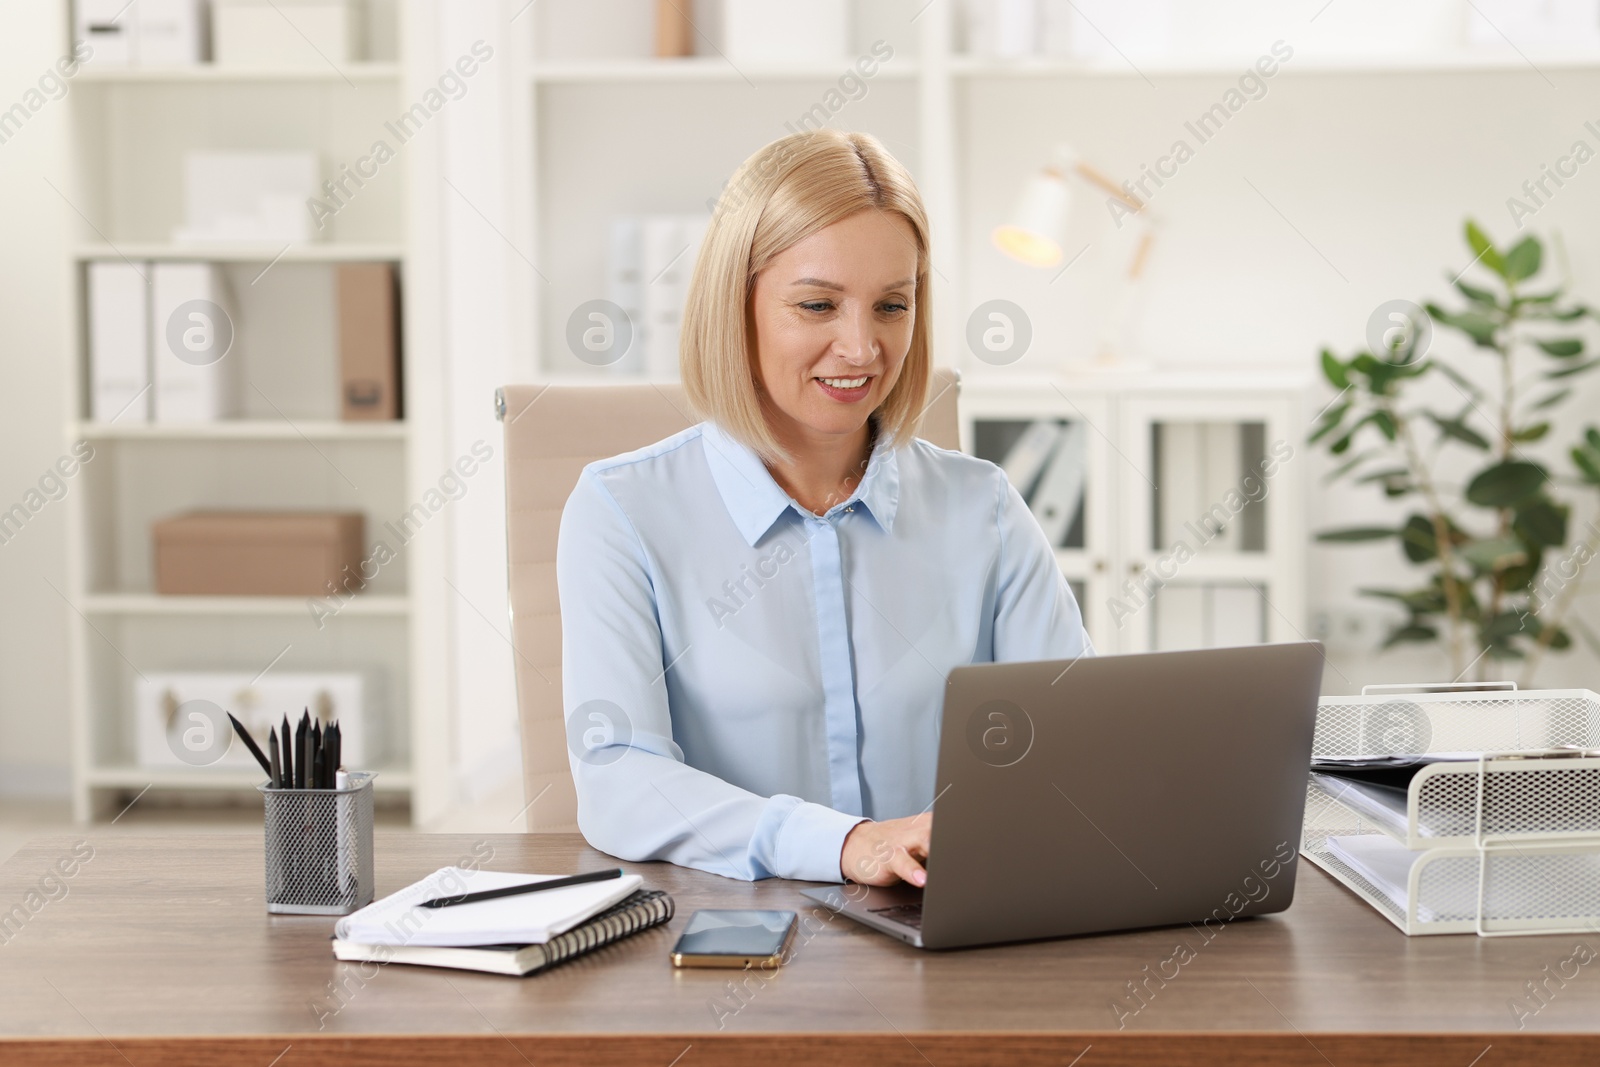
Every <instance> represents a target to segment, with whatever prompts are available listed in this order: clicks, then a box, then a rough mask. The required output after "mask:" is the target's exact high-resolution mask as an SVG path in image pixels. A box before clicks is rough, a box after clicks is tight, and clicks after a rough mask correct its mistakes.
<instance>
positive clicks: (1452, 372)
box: [1432, 362, 1483, 400]
mask: <svg viewBox="0 0 1600 1067" xmlns="http://www.w3.org/2000/svg"><path fill="white" fill-rule="evenodd" d="M1432 365H1433V366H1435V367H1437V368H1439V373H1440V374H1443V375H1444V376H1445V377H1446V378H1449V379H1450V380H1451V381H1453V382H1455V383H1456V385H1458V386H1460V387H1461V391H1462V392H1463V393H1466V394H1467V395H1468V396H1470V397H1472V398H1473V399H1474V400H1481V399H1482V398H1483V390H1482V389H1479V388H1478V387H1477V386H1476V385H1474V384H1473V383H1472V382H1471V381H1469V380H1468V379H1467V378H1466V377H1465V376H1464V375H1463V374H1462V373H1461V372H1460V371H1458V370H1456V369H1455V368H1454V367H1452V366H1449V365H1448V364H1445V363H1439V362H1434V363H1433V364H1432Z"/></svg>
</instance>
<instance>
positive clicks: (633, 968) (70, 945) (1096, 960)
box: [0, 830, 1600, 1067]
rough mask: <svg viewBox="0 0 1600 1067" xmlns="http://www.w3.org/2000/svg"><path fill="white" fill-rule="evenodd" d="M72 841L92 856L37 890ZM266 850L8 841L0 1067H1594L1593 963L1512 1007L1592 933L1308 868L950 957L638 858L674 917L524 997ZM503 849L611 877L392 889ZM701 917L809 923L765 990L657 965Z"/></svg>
mask: <svg viewBox="0 0 1600 1067" xmlns="http://www.w3.org/2000/svg"><path fill="white" fill-rule="evenodd" d="M85 838H87V840H88V845H89V847H92V849H93V855H92V858H90V859H88V860H87V861H82V862H79V863H78V864H77V865H76V866H75V867H73V873H72V875H71V876H70V877H67V878H60V876H59V874H57V877H58V878H60V881H59V882H56V883H54V884H48V883H45V881H44V879H45V878H46V876H47V875H49V874H51V872H52V871H56V870H57V866H56V865H57V863H58V861H60V860H63V858H65V859H67V860H69V861H70V860H71V858H72V856H73V848H74V843H75V842H78V841H82V840H84V839H85ZM261 848H262V846H261V839H260V837H259V836H258V835H243V834H240V835H194V836H161V837H154V836H152V837H133V836H112V837H108V836H105V835H100V836H99V837H97V836H96V833H95V831H93V830H89V831H87V832H86V833H85V834H84V835H81V836H69V837H58V838H51V839H46V840H41V841H37V842H34V843H32V844H30V845H29V846H27V847H25V848H24V849H22V850H21V851H20V852H18V853H17V854H16V855H15V856H14V857H13V858H12V859H11V860H10V861H9V862H7V863H6V864H5V865H4V867H3V868H0V922H3V921H5V915H4V912H5V911H8V910H10V909H11V908H12V906H13V905H15V904H21V905H23V907H24V912H26V911H27V908H28V905H29V903H30V901H31V903H32V904H34V905H41V906H38V907H37V910H36V911H35V912H34V913H32V914H27V915H26V917H25V920H24V921H21V922H20V923H19V922H18V920H17V918H16V913H14V912H13V913H12V916H11V918H10V925H9V926H0V941H3V942H4V943H0V1063H4V1064H6V1065H8V1067H9V1065H11V1064H65V1063H97V1064H114V1065H119V1067H125V1065H128V1064H134V1065H138V1067H143V1065H145V1064H156V1063H160V1064H189V1063H193V1064H201V1063H204V1064H245V1065H249V1067H302V1065H307V1064H330V1065H333V1064H338V1065H341V1067H351V1065H360V1064H429V1065H430V1067H436V1065H439V1064H444V1063H471V1064H506V1065H511V1067H521V1065H525V1064H530V1063H531V1064H537V1065H539V1067H546V1065H550V1064H564V1063H605V1064H623V1063H628V1064H648V1065H654V1067H672V1065H678V1067H702V1065H706V1064H749V1063H762V1064H791V1063H827V1064H830V1065H833V1064H840V1065H843V1064H858V1063H859V1064H873V1065H875V1067H876V1065H883V1064H916V1065H926V1064H934V1065H936V1067H957V1065H963V1064H979V1063H986V1064H987V1063H998V1064H1008V1065H1009V1064H1052V1065H1058V1067H1066V1065H1068V1064H1072V1063H1078V1064H1081V1067H1109V1065H1114V1064H1134V1063H1160V1064H1172V1065H1183V1064H1228V1065H1238V1064H1260V1065H1267V1064H1272V1065H1293V1064H1306V1065H1316V1067H1325V1065H1327V1064H1333V1065H1335V1067H1354V1065H1358V1064H1402V1063H1404V1064H1408V1065H1410V1064H1441V1065H1449V1067H1472V1065H1474V1064H1476V1065H1477V1067H1505V1065H1509V1064H1529V1065H1532V1064H1538V1065H1540V1067H1553V1065H1559V1064H1580V1063H1584V1064H1593V1063H1596V1062H1597V1061H1600V956H1591V957H1590V958H1591V962H1589V963H1587V964H1578V965H1576V966H1577V975H1576V977H1571V978H1568V979H1566V980H1565V981H1564V985H1560V986H1558V985H1557V984H1556V981H1555V980H1551V981H1550V983H1549V989H1550V990H1551V992H1550V993H1549V994H1547V995H1546V999H1547V1001H1548V1002H1547V1003H1546V1004H1544V1006H1543V1007H1540V1008H1539V1009H1538V1011H1537V1013H1536V1014H1531V1015H1529V1016H1527V1017H1525V1018H1524V1020H1523V1021H1524V1023H1525V1024H1526V1025H1525V1028H1524V1029H1522V1030H1520V1031H1519V1030H1518V1028H1517V1019H1516V1016H1515V1015H1514V1014H1513V1013H1512V1011H1511V1009H1510V1004H1511V1003H1512V1002H1513V1001H1518V1000H1523V999H1524V998H1525V997H1526V996H1527V988H1526V987H1525V985H1524V983H1528V982H1532V981H1537V980H1540V979H1542V978H1544V977H1545V975H1546V974H1547V973H1550V974H1553V973H1556V972H1557V968H1558V967H1560V966H1561V964H1562V961H1564V960H1567V959H1568V958H1569V957H1571V956H1572V955H1573V951H1574V946H1575V945H1577V944H1578V943H1579V942H1584V943H1586V944H1588V945H1589V946H1590V947H1591V948H1592V949H1594V950H1595V951H1596V952H1600V935H1593V936H1591V935H1585V936H1582V937H1572V936H1559V935H1551V936H1541V937H1516V938H1488V939H1481V938H1478V937H1475V936H1470V935H1468V936H1451V937H1422V938H1407V937H1405V936H1403V935H1402V934H1400V933H1399V931H1397V930H1396V929H1394V927H1392V926H1391V925H1390V924H1389V923H1388V922H1386V921H1385V920H1384V919H1382V918H1380V917H1379V916H1378V915H1377V914H1376V913H1375V912H1373V911H1372V910H1371V909H1370V908H1368V907H1367V906H1366V905H1365V904H1362V903H1361V902H1360V901H1358V900H1357V899H1356V898H1355V897H1353V896H1352V895H1350V894H1349V893H1348V892H1347V891H1346V890H1344V889H1343V888H1342V887H1341V886H1339V885H1338V884H1337V883H1335V882H1333V881H1332V880H1331V879H1329V878H1328V877H1327V876H1326V875H1324V874H1323V873H1322V872H1321V871H1318V870H1317V869H1316V868H1314V867H1312V866H1311V865H1310V864H1304V863H1302V864H1301V865H1300V871H1299V878H1300V881H1299V885H1298V887H1297V894H1296V900H1295V903H1294V906H1293V907H1292V908H1291V909H1290V910H1289V911H1288V912H1287V913H1284V914H1282V915H1279V916H1273V917H1269V918H1261V919H1253V920H1240V921H1237V922H1234V923H1230V924H1228V925H1226V926H1223V927H1222V928H1221V929H1220V931H1219V932H1217V933H1216V934H1214V936H1213V939H1212V940H1211V941H1209V942H1207V941H1206V940H1205V939H1204V938H1203V937H1202V936H1200V935H1199V934H1198V933H1196V931H1195V930H1193V929H1191V928H1189V927H1177V928H1166V929H1161V930H1147V931H1141V932H1136V933H1128V934H1116V935H1107V936H1099V937H1084V938H1076V939H1069V940H1059V941H1049V942H1035V943H1031V944H1025V945H1014V946H1009V947H1005V948H986V949H968V950H963V951H957V952H947V953H929V952H920V951H918V950H916V949H912V948H909V947H907V946H904V945H902V944H900V943H898V942H896V941H893V940H891V939H889V938H887V937H884V936H882V935H879V934H876V933H873V932H871V931H869V930H866V929H864V928H862V927H859V926H857V925H855V924H854V923H852V922H850V921H849V920H848V919H844V918H840V917H832V916H829V915H828V914H827V913H826V912H825V911H824V910H821V909H812V908H810V907H806V906H805V905H807V904H808V903H809V902H807V901H805V900H804V899H803V898H801V897H800V896H799V895H798V894H797V893H796V892H795V890H796V884H795V883H788V882H778V881H768V882H758V883H754V884H748V883H744V882H736V881H730V880H727V879H723V878H718V877H716V876H714V875H707V874H701V873H699V872H695V871H688V870H682V869H679V868H675V867H671V866H667V865H664V864H626V865H625V866H626V867H627V868H628V869H630V870H635V871H638V872H639V873H641V874H643V875H644V877H645V882H646V884H647V885H651V886H656V887H660V888H664V889H667V890H668V891H670V892H671V893H672V895H673V897H674V898H675V900H676V902H677V908H678V914H677V917H676V918H675V919H674V920H673V922H672V923H671V924H670V926H668V927H665V928H657V929H655V930H651V931H649V932H647V933H644V934H641V935H639V936H637V937H635V938H633V939H631V940H628V941H626V942H623V943H620V944H618V945H614V946H611V947H609V948H607V949H605V950H603V951H601V952H600V953H597V954H595V955H593V956H589V957H586V958H583V959H579V960H575V961H573V962H571V963H569V964H567V965H565V966H563V967H561V968H559V969H557V970H554V971H551V972H549V973H547V974H544V975H540V976H536V977H533V978H528V979H523V980H518V979H511V978H503V977H498V976H490V975H480V974H474V973H469V972H459V971H446V970H435V969H431V968H420V967H405V966H401V965H391V966H387V967H377V966H375V965H372V964H342V963H337V962H335V961H334V959H333V958H332V954H331V952H330V949H329V946H328V937H329V934H330V932H331V930H332V926H333V920H331V919H320V918H300V917H288V916H269V915H268V914H267V913H266V909H265V906H264V904H263V902H262V855H261ZM78 849H79V855H83V854H84V852H85V849H84V846H81V845H80V846H78ZM488 849H492V850H493V854H492V859H491V860H488V861H487V862H485V863H484V864H483V865H484V866H486V867H489V868H491V869H503V870H512V871H565V870H588V869H593V868H596V867H602V866H613V865H614V862H613V861H610V860H609V859H608V858H607V857H605V856H604V855H602V854H601V853H598V852H595V851H594V850H592V849H590V848H588V847H587V846H585V845H584V844H583V842H582V841H581V840H580V839H578V838H577V837H575V836H554V835H552V836H524V835H501V836H489V837H470V836H464V835H448V836H446V835H438V836H428V835H401V834H396V835H384V834H381V833H380V834H379V835H378V842H377V860H378V862H377V871H378V893H379V895H382V894H385V893H389V892H392V891H393V890H395V889H398V888H399V887H400V886H402V885H404V884H406V883H408V882H411V881H414V880H415V879H417V878H419V877H421V876H423V875H424V874H427V873H428V872H430V871H432V870H434V869H436V868H438V867H440V866H444V865H446V864H451V863H460V862H462V861H465V860H468V859H470V858H471V857H472V856H473V855H474V851H475V850H477V851H478V853H479V854H483V853H485V852H486V851H487V850H488ZM69 866H71V864H70V862H69ZM61 887H64V895H63V891H62V888H61ZM30 891H32V892H38V893H39V894H40V895H39V896H37V897H33V898H29V897H28V896H27V894H28V893H29V892H30ZM52 895H53V896H54V897H55V898H56V899H53V900H50V899H46V898H47V897H49V896H52ZM705 907H760V908H787V909H795V910H798V911H800V912H801V913H802V915H812V914H815V915H817V916H820V917H819V918H813V919H812V920H811V922H810V924H809V930H808V931H807V930H803V931H802V934H801V936H800V939H799V940H798V941H797V945H798V948H797V951H796V954H795V956H794V958H793V960H792V962H791V963H790V964H789V965H788V966H786V967H784V968H783V969H782V970H781V971H779V972H777V973H776V974H773V975H768V976H761V975H760V974H759V973H758V974H756V975H754V976H746V975H743V974H740V973H739V972H733V971H708V970H695V971H675V970H674V969H673V968H672V966H671V965H670V963H669V962H668V960H667V950H668V948H669V947H670V945H671V944H672V942H673V940H674V939H675V937H676V936H677V932H678V931H679V930H680V929H681V928H682V926H683V924H684V922H685V920H686V919H687V918H688V916H689V913H690V912H692V911H694V909H696V908H705ZM1180 942H1183V943H1186V944H1187V945H1188V946H1189V948H1190V951H1191V953H1192V957H1191V958H1188V960H1187V962H1184V963H1181V964H1179V963H1173V964H1168V965H1167V967H1166V973H1168V974H1172V973H1173V972H1174V971H1176V975H1177V976H1176V977H1175V978H1172V979H1170V980H1166V981H1165V983H1164V985H1163V984H1159V983H1158V980H1157V979H1151V980H1150V981H1149V983H1148V986H1147V988H1148V989H1149V990H1151V991H1152V992H1151V993H1149V994H1147V996H1148V998H1149V999H1148V1001H1147V1002H1146V1003H1144V1005H1143V1006H1142V1007H1140V1006H1139V1002H1138V1001H1136V1000H1133V999H1132V998H1131V996H1130V994H1129V991H1128V987H1127V983H1129V982H1139V981H1142V980H1144V979H1145V976H1146V974H1148V973H1152V972H1158V971H1159V970H1160V969H1161V965H1162V961H1164V960H1168V959H1169V958H1171V957H1172V956H1173V953H1174V949H1175V947H1176V946H1177V945H1178V944H1179V943H1180ZM1573 966H1574V965H1568V967H1567V972H1568V973H1569V974H1570V973H1571V971H1572V970H1573ZM1147 967H1148V968H1149V971H1148V972H1147V971H1146V970H1145V969H1146V968H1147ZM1546 967H1549V968H1550V971H1549V972H1546V971H1545V970H1544V969H1545V968H1546ZM747 977H748V979H749V980H748V982H747V984H746V985H745V987H744V988H743V989H742V990H740V991H739V992H738V993H737V995H736V994H735V992H733V990H734V989H735V988H736V983H740V982H744V981H745V979H746V978H747ZM1114 1003H1118V1004H1121V1005H1122V1012H1123V1014H1121V1016H1120V1018H1119V1013H1118V1012H1116V1011H1114V1010H1113V1007H1112V1005H1113V1004H1114ZM1524 1003H1525V1004H1527V1005H1528V1006H1529V1010H1530V1012H1531V1011H1532V1008H1533V1007H1536V1006H1537V1005H1538V1002H1537V1001H1527V1000H1524ZM1135 1009H1137V1010H1136V1011H1135ZM1119 1021H1120V1022H1121V1023H1122V1024H1123V1025H1122V1028H1121V1029H1119V1028H1118V1023H1119ZM319 1024H320V1025H321V1029H320V1030H319V1028H318V1027H319ZM1091 1046H1092V1047H1091ZM1086 1049H1087V1050H1088V1051H1087V1052H1085V1050H1086ZM1485 1050H1487V1051H1485ZM1080 1053H1081V1054H1082V1058H1081V1059H1077V1060H1075V1059H1074V1057H1078V1056H1079V1055H1080ZM280 1056H281V1058H279V1057H280Z"/></svg>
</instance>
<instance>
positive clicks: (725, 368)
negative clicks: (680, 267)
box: [678, 129, 933, 463]
mask: <svg viewBox="0 0 1600 1067" xmlns="http://www.w3.org/2000/svg"><path fill="white" fill-rule="evenodd" d="M868 209H875V210H878V211H883V212H887V213H890V214H894V215H898V216H900V217H901V218H903V219H905V220H906V222H908V223H910V224H911V228H912V230H913V231H914V232H915V235H916V242H917V271H916V291H915V304H916V313H915V319H914V320H913V323H912V330H911V348H910V350H909V351H908V352H907V353H906V357H905V361H904V364H903V365H902V367H901V369H900V377H899V379H898V380H897V381H896V382H895V385H894V388H893V389H891V390H890V391H889V395H888V396H887V397H885V398H884V400H883V402H882V403H881V404H879V405H878V408H877V410H876V411H875V412H873V417H874V419H875V421H876V423H877V430H878V435H879V437H880V438H881V437H884V436H888V437H890V438H892V439H893V442H892V447H895V448H899V447H901V446H902V445H906V444H909V443H910V442H911V439H912V438H913V437H914V436H915V435H916V432H917V429H918V427H919V426H920V425H921V420H922V413H923V410H924V408H925V407H926V405H927V394H928V386H929V382H930V380H931V378H932V367H931V360H932V353H931V351H930V346H929V340H928V335H929V323H930V321H931V319H932V311H933V308H932V301H931V294H930V291H929V287H928V274H929V254H928V248H929V244H928V217H927V213H926V212H925V211H924V210H923V206H922V197H921V195H920V194H919V193H918V192H917V187H916V184H915V183H914V182H913V181H912V180H911V174H910V173H909V172H908V171H907V170H906V169H905V167H903V166H902V165H901V164H900V161H899V160H897V159H895V158H894V157H893V156H892V155H890V154H889V152H888V151H887V150H886V149H885V148H884V147H883V145H882V144H880V143H879V142H878V139H877V138H875V137H873V136H871V135H870V134H865V133H841V132H839V131H837V130H828V129H822V130H805V131H802V132H799V133H795V134H791V135H790V136H788V137H781V138H779V139H778V140H776V141H773V142H771V143H770V144H768V145H766V146H765V147H763V148H761V149H760V150H759V151H757V152H756V153H755V154H754V155H752V156H751V157H750V158H749V159H747V160H745V161H744V163H742V164H740V166H739V169H738V170H736V171H735V172H734V174H733V177H732V178H730V179H729V181H728V185H727V188H726V189H725V190H724V191H723V195H722V197H721V198H720V199H719V200H718V201H717V205H716V208H715V209H714V210H713V212H712V214H711V222H710V224H709V226H708V227H707V229H706V235H705V240H704V242H703V243H702V244H701V246H700V255H699V258H698V260H697V261H696V262H695V266H694V275H693V277H692V278H691V280H690V282H689V293H688V300H687V303H686V306H685V308H684V313H683V329H682V333H681V334H680V339H679V343H678V344H679V348H678V352H679V356H678V358H679V365H680V368H681V371H682V375H683V385H684V390H685V392H686V393H687V395H688V398H689V403H690V404H691V405H693V406H694V408H695V410H696V412H697V413H699V415H700V417H701V418H708V419H711V420H712V421H713V422H715V423H716V424H717V425H718V426H719V427H721V428H722V429H723V431H724V432H726V433H727V434H728V435H729V436H730V437H732V438H734V439H735V440H738V441H741V442H743V443H744V444H746V445H748V446H749V447H750V448H751V449H753V450H754V451H755V452H756V453H757V454H758V455H760V456H761V458H762V459H763V460H765V461H767V462H769V463H773V462H787V461H788V460H789V459H790V458H791V457H790V456H789V454H788V453H787V452H786V451H785V450H784V449H783V447H782V446H781V445H779V443H778V440H777V438H776V437H774V436H773V433H772V430H771V428H770V427H769V426H768V425H767V421H766V418H765V417H764V415H763V414H762V411H761V403H760V400H759V398H758V397H757V395H756V383H755V374H756V369H755V324H754V321H753V319H752V318H751V315H750V296H751V294H752V293H753V292H754V291H755V282H756V276H757V275H758V274H760V273H761V271H762V270H764V269H765V268H766V267H767V265H768V264H769V263H771V262H772V259H773V257H775V256H777V255H778V254H779V253H781V252H783V251H784V250H785V249H787V248H789V247H790V246H791V245H794V244H796V243H798V242H800V241H803V240H805V239H806V238H807V237H810V236H811V235H812V234H814V233H816V232H817V231H818V230H821V229H823V228H825V227H827V226H831V225H833V224H834V223H835V222H838V221H840V220H841V219H845V218H848V217H850V216H851V215H854V214H856V213H857V212H860V211H865V210H868Z"/></svg>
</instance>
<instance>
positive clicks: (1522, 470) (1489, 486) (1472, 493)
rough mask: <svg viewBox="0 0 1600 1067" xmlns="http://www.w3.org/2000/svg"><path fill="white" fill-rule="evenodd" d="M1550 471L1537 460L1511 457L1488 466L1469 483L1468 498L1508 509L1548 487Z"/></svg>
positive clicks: (1492, 506) (1490, 505) (1479, 504)
mask: <svg viewBox="0 0 1600 1067" xmlns="http://www.w3.org/2000/svg"><path fill="white" fill-rule="evenodd" d="M1549 477H1550V475H1549V473H1548V472H1547V471H1546V470H1545V469H1544V468H1543V467H1541V466H1539V464H1537V463H1529V462H1527V461H1526V460H1507V461H1506V462H1503V463H1496V464H1495V465H1494V466H1492V467H1486V468H1484V469H1483V470H1481V471H1479V472H1478V473H1477V475H1475V476H1474V477H1473V479H1472V481H1471V482H1469V483H1467V494H1466V495H1467V499H1468V500H1470V501H1471V502H1472V503H1474V504H1477V505H1478V506H1479V507H1484V508H1508V507H1512V506H1513V505H1516V504H1520V503H1522V502H1523V501H1524V500H1526V499H1528V498H1529V497H1531V496H1533V495H1534V494H1535V493H1537V492H1539V490H1541V489H1542V488H1544V484H1545V482H1546V481H1548V480H1549Z"/></svg>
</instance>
